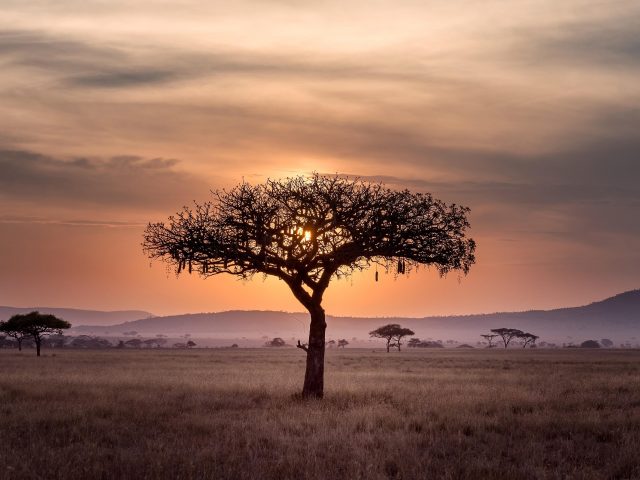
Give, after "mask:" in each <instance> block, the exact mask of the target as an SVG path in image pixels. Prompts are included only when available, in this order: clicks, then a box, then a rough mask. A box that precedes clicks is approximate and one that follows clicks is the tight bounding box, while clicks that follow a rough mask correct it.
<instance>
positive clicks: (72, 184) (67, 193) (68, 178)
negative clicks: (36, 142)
mask: <svg viewBox="0 0 640 480" xmlns="http://www.w3.org/2000/svg"><path fill="white" fill-rule="evenodd" d="M176 164H177V160H174V159H162V158H153V159H143V158H139V157H135V156H118V157H112V158H108V159H105V160H102V159H90V158H71V159H68V160H63V159H60V158H55V157H51V156H47V155H41V154H37V153H33V152H29V151H20V150H14V151H12V150H4V151H0V198H2V199H3V201H5V202H11V201H13V202H16V201H18V202H27V203H36V204H39V205H42V206H51V205H61V206H67V207H68V206H73V207H77V208H78V209H79V210H80V211H81V210H82V209H83V208H88V207H92V206H103V207H118V208H123V209H130V210H135V209H142V210H149V209H152V210H157V209H162V208H169V207H170V208H173V209H176V208H178V207H179V206H180V205H184V204H186V203H189V202H190V201H191V200H192V199H194V198H196V197H201V196H203V195H205V194H206V192H207V191H208V189H209V187H208V185H207V184H206V183H205V181H204V180H203V179H201V178H198V177H196V176H194V175H192V174H190V173H187V172H184V171H181V170H178V169H176V168H174V167H175V166H176Z"/></svg>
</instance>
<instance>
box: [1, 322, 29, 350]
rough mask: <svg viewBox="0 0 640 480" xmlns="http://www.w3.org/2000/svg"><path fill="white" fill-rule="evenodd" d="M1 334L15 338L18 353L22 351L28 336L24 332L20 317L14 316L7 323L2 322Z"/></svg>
mask: <svg viewBox="0 0 640 480" xmlns="http://www.w3.org/2000/svg"><path fill="white" fill-rule="evenodd" d="M0 332H2V333H4V334H5V335H6V336H7V337H11V338H14V339H15V341H16V343H17V344H18V351H19V352H21V351H22V341H23V340H24V339H25V338H26V337H27V336H28V334H27V333H26V332H25V331H24V330H22V323H21V321H20V316H18V315H14V316H13V317H11V318H10V319H9V320H7V321H6V322H0Z"/></svg>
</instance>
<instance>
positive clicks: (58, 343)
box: [43, 335, 73, 348]
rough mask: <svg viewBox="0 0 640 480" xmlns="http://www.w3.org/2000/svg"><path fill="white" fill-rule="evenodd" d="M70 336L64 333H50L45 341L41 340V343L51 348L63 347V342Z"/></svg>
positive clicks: (68, 339)
mask: <svg viewBox="0 0 640 480" xmlns="http://www.w3.org/2000/svg"><path fill="white" fill-rule="evenodd" d="M72 338H73V337H67V336H65V335H50V336H49V338H47V339H46V341H43V345H46V346H47V347H51V348H64V346H65V344H66V343H67V342H68V341H70V339H72Z"/></svg>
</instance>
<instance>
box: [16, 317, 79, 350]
mask: <svg viewBox="0 0 640 480" xmlns="http://www.w3.org/2000/svg"><path fill="white" fill-rule="evenodd" d="M7 323H8V324H9V325H10V326H9V328H17V329H18V331H19V332H21V333H22V334H24V336H26V337H31V338H32V339H33V341H34V342H35V344H36V355H37V356H38V357H39V356H40V347H41V346H42V339H43V338H44V337H47V336H49V335H54V334H57V335H62V330H64V329H67V328H70V327H71V324H70V323H69V322H67V321H65V320H62V319H61V318H58V317H56V316H55V315H51V314H45V313H40V312H37V311H33V312H30V313H24V314H17V315H14V316H13V317H11V318H10V319H9V320H7V322H5V324H7ZM11 325H13V327H11Z"/></svg>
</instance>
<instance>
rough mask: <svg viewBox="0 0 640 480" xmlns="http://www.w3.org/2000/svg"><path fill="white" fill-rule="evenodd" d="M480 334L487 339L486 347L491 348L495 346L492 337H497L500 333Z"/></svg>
mask: <svg viewBox="0 0 640 480" xmlns="http://www.w3.org/2000/svg"><path fill="white" fill-rule="evenodd" d="M480 336H481V337H482V338H484V339H485V340H486V341H487V344H488V345H487V348H493V347H495V345H494V344H493V339H494V338H496V337H499V336H500V335H498V334H497V333H485V334H484V335H480Z"/></svg>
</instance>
